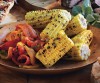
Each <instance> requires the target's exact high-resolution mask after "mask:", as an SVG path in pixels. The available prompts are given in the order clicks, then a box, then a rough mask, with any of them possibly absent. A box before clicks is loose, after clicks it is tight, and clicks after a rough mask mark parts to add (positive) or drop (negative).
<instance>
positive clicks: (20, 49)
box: [17, 42, 26, 55]
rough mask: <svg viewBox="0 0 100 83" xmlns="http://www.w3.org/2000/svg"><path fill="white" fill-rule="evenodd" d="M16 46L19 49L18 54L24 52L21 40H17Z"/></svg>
mask: <svg viewBox="0 0 100 83" xmlns="http://www.w3.org/2000/svg"><path fill="white" fill-rule="evenodd" d="M17 48H18V51H19V55H22V54H25V52H26V51H25V48H24V44H23V43H22V42H18V43H17Z"/></svg>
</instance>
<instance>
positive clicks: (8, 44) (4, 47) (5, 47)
mask: <svg viewBox="0 0 100 83" xmlns="http://www.w3.org/2000/svg"><path fill="white" fill-rule="evenodd" d="M19 41H20V39H15V40H12V41H8V42H6V43H4V44H1V45H0V50H8V49H9V47H16V45H17V43H18V42H19Z"/></svg>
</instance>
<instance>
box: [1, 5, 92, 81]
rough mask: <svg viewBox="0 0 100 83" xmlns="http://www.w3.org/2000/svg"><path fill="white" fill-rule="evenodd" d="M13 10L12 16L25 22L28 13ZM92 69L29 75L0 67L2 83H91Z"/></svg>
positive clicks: (20, 9) (16, 8) (21, 10)
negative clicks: (57, 73) (56, 73)
mask: <svg viewBox="0 0 100 83" xmlns="http://www.w3.org/2000/svg"><path fill="white" fill-rule="evenodd" d="M13 9H14V10H16V11H14V10H12V11H11V13H12V15H15V17H16V18H17V20H23V19H24V14H25V13H26V12H25V11H24V10H23V9H22V8H19V7H18V6H15V7H14V8H13ZM17 10H18V11H17ZM19 11H20V12H19ZM19 15H20V16H19ZM20 17H21V18H20ZM91 67H92V65H90V66H87V67H85V68H83V69H81V70H78V71H75V72H71V73H65V74H59V75H28V74H23V73H20V72H16V71H11V70H9V69H7V68H5V67H2V66H0V83H90V77H91V76H90V75H91Z"/></svg>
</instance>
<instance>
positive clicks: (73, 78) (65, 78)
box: [0, 65, 91, 83]
mask: <svg viewBox="0 0 100 83" xmlns="http://www.w3.org/2000/svg"><path fill="white" fill-rule="evenodd" d="M90 77H91V65H90V66H87V67H85V68H83V69H81V70H79V71H74V72H70V73H65V74H58V75H28V74H24V73H20V72H15V71H11V70H9V69H6V68H5V67H2V66H0V83H90Z"/></svg>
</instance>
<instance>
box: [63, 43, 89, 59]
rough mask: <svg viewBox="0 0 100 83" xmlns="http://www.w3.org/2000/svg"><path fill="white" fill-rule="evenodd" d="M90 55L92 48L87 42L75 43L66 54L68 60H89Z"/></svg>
mask: <svg viewBox="0 0 100 83" xmlns="http://www.w3.org/2000/svg"><path fill="white" fill-rule="evenodd" d="M89 56H90V49H89V46H88V45H87V44H83V43H77V44H75V45H74V46H73V47H72V48H71V50H70V51H69V52H68V53H67V55H66V56H64V59H66V60H77V61H82V60H87V59H88V57H89Z"/></svg>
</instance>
